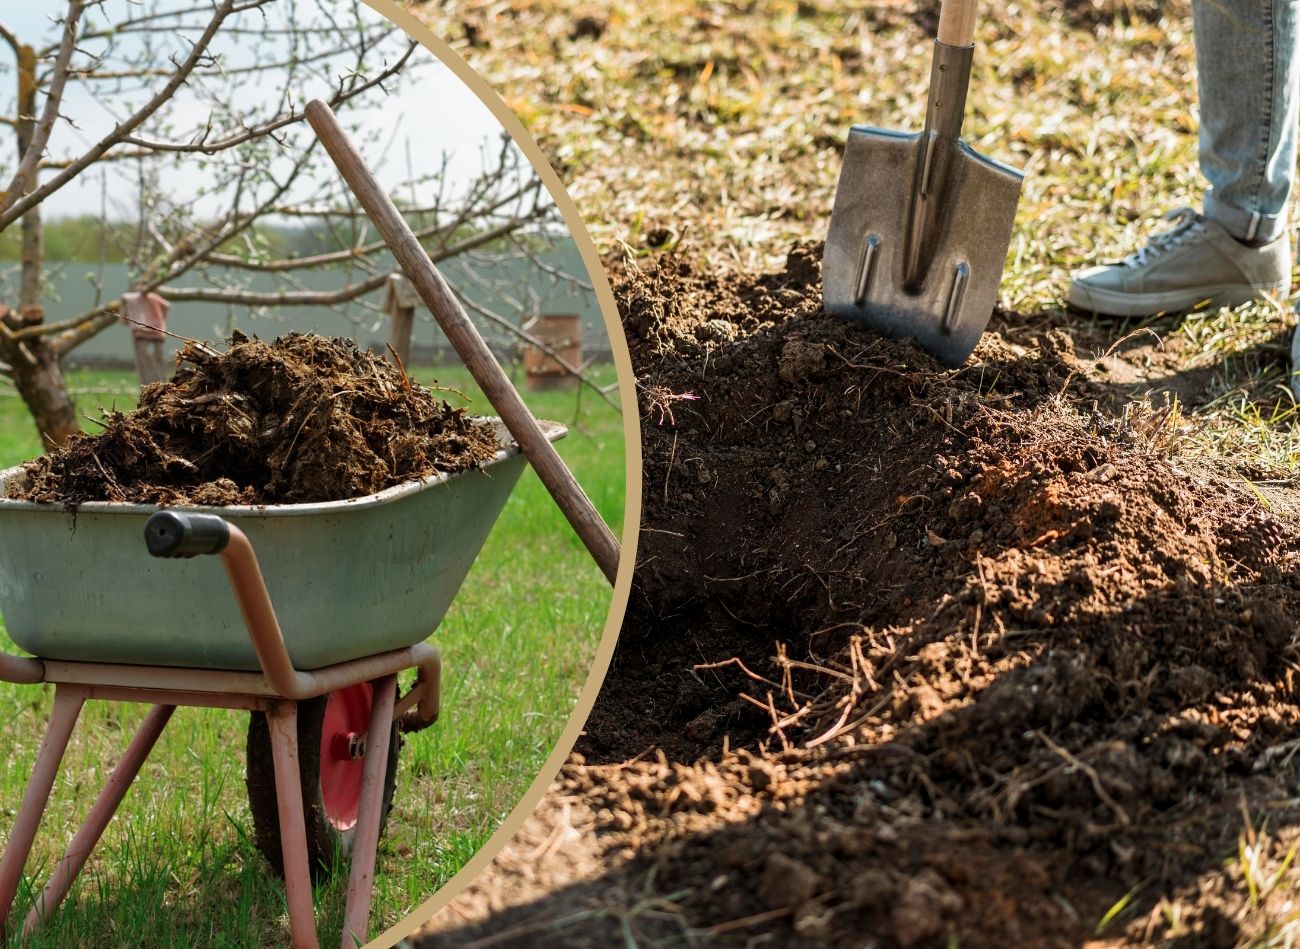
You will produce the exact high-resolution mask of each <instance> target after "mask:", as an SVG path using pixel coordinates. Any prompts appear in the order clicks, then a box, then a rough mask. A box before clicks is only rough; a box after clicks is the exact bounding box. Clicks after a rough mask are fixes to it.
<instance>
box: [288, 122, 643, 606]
mask: <svg viewBox="0 0 1300 949" xmlns="http://www.w3.org/2000/svg"><path fill="white" fill-rule="evenodd" d="M306 112H307V121H308V122H310V123H311V127H312V128H313V129H315V130H316V134H317V136H319V138H320V140H321V144H322V145H324V146H325V150H326V151H327V152H328V153H329V156H330V158H331V159H333V161H334V164H335V165H337V166H338V169H339V172H340V174H342V175H343V180H344V181H346V182H347V184H348V187H349V188H351V189H352V193H353V194H354V195H356V198H357V201H359V202H360V203H361V206H362V207H363V208H364V209H365V211H366V214H367V215H368V216H369V218H370V220H371V222H372V223H373V224H374V225H375V229H376V230H377V231H379V233H380V235H381V236H382V237H383V238H384V242H385V243H386V244H388V247H389V249H390V250H391V251H392V252H393V256H394V257H395V258H397V262H398V264H400V265H401V268H402V270H404V271H406V276H407V277H409V278H410V280H411V283H412V284H414V286H415V289H416V291H417V292H418V293H419V294H420V299H422V300H423V301H424V304H425V306H427V307H428V308H429V311H430V312H431V313H433V316H434V318H435V319H436V320H437V321H438V325H439V326H441V327H442V331H443V332H444V333H446V334H447V339H448V340H449V341H450V342H451V345H452V346H453V347H454V348H455V350H456V353H457V355H459V356H460V358H461V361H462V362H464V363H465V366H466V367H467V368H468V369H469V371H470V373H471V374H472V375H473V376H474V381H475V382H477V383H478V384H479V388H481V389H482V390H483V394H484V395H486V396H487V398H488V401H489V402H491V403H492V407H493V408H495V409H496V410H497V412H499V413H500V414H501V421H503V422H504V423H505V425H506V428H508V429H509V430H510V434H511V435H513V436H514V439H515V441H516V442H518V443H519V448H520V450H521V451H522V452H523V453H524V455H525V457H527V458H528V461H529V462H530V463H531V464H532V466H533V470H535V471H536V472H537V476H538V477H539V478H541V479H542V483H543V484H544V485H546V489H547V490H548V491H550V492H551V497H553V498H554V499H555V503H556V504H557V505H559V508H560V510H561V511H563V512H564V516H565V517H567V518H568V519H569V523H570V524H572V525H573V529H574V530H575V531H576V532H577V534H578V537H579V538H580V539H581V540H582V542H583V543H584V544H585V545H586V547H587V550H588V551H590V552H591V556H592V558H593V559H595V561H596V563H597V565H598V566H599V567H600V569H601V570H602V571H603V572H604V574H605V578H606V579H607V580H609V582H610V583H613V582H614V575H615V574H616V573H617V572H618V557H619V549H618V541H617V540H615V539H614V534H613V532H612V531H610V529H609V527H607V526H606V524H605V522H604V521H603V520H601V517H600V515H599V514H598V513H596V509H595V507H593V506H592V503H591V500H590V499H589V498H588V497H587V495H586V493H585V492H583V490H582V486H581V485H579V484H578V482H577V481H576V480H575V479H574V477H573V473H572V472H571V471H569V469H568V468H566V467H565V465H564V462H563V461H561V460H560V456H559V455H558V454H556V452H555V447H554V446H553V445H551V443H550V441H549V440H548V439H547V437H546V436H545V435H544V434H543V433H542V430H541V428H540V426H538V424H537V420H536V419H535V418H533V416H532V413H531V412H529V411H528V406H526V405H524V401H523V399H521V398H520V397H519V393H518V392H516V391H515V387H514V386H513V385H511V384H510V379H509V378H507V376H506V374H505V372H504V371H503V370H502V369H501V365H500V363H498V362H497V361H496V357H495V356H493V355H492V351H491V350H490V349H488V346H487V343H485V342H484V341H483V337H482V336H481V335H479V331H478V328H477V327H475V326H474V324H473V323H472V322H471V321H470V318H469V317H468V316H467V315H466V314H465V310H464V308H463V307H461V305H460V301H458V300H457V299H456V297H455V295H454V294H453V293H452V292H451V288H450V287H449V286H447V282H446V281H445V280H443V279H442V274H440V273H439V272H438V268H437V267H435V266H434V265H433V261H431V260H430V259H429V255H428V253H427V252H426V251H425V249H424V248H423V247H422V246H421V245H420V241H419V240H418V239H417V238H416V236H415V234H413V233H412V232H411V228H410V227H409V226H408V225H407V223H406V220H405V219H404V218H403V217H402V215H401V214H400V213H398V210H397V208H396V207H395V206H394V205H393V202H392V201H391V200H390V199H389V197H388V195H387V194H385V193H384V190H383V189H382V188H381V187H380V186H379V182H378V181H376V180H375V176H374V175H373V174H372V173H371V171H370V169H369V168H367V167H366V164H365V161H364V160H363V159H362V157H361V153H360V152H358V151H357V148H356V146H355V145H354V144H353V143H352V140H351V139H350V138H349V137H348V134H347V132H345V131H344V130H343V127H342V126H341V125H339V122H338V119H337V118H335V117H334V113H333V112H332V111H330V107H329V106H327V105H326V104H325V103H324V102H321V101H319V100H316V101H313V102H309V103H308V104H307V110H306Z"/></svg>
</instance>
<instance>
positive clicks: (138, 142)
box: [120, 43, 419, 155]
mask: <svg viewBox="0 0 1300 949" xmlns="http://www.w3.org/2000/svg"><path fill="white" fill-rule="evenodd" d="M418 48H419V44H418V43H411V44H410V45H409V46H408V47H407V48H406V52H405V53H404V54H403V55H402V58H401V59H400V60H398V61H397V62H396V63H395V64H394V65H392V66H389V67H388V68H387V69H385V70H384V71H383V72H381V73H379V74H378V75H376V76H374V77H373V78H371V79H367V80H366V81H365V82H363V83H359V84H358V85H355V86H353V87H352V88H350V89H347V90H344V89H343V88H342V86H340V87H339V89H338V91H337V92H335V93H334V95H333V96H332V97H331V98H330V100H329V104H330V107H331V108H337V107H338V106H340V105H343V104H344V103H346V102H347V101H348V100H349V99H355V98H356V97H357V96H359V95H361V94H362V93H364V92H368V91H369V90H371V89H373V88H375V87H376V86H378V85H380V84H382V83H383V82H384V81H385V80H387V79H391V78H392V77H393V76H395V75H397V74H398V73H399V72H401V71H402V68H403V67H404V66H405V65H406V61H407V60H408V59H410V58H411V54H412V53H414V52H415V50H417V49H418ZM304 115H305V113H304V112H303V111H302V110H301V109H293V110H291V111H290V112H288V113H287V114H285V115H282V116H279V117H277V118H275V119H273V120H271V121H270V122H264V123H263V124H261V125H257V126H254V127H252V128H247V129H244V130H243V131H242V132H237V133H235V134H233V135H228V136H226V137H225V138H220V139H217V140H216V141H208V140H207V134H206V133H205V134H204V137H203V138H201V139H199V141H197V142H163V141H158V140H152V139H145V138H140V137H138V136H134V135H128V136H126V137H124V138H122V139H121V140H120V141H121V143H122V144H123V145H134V146H136V147H138V148H144V149H148V150H150V151H153V152H168V153H173V154H202V155H215V154H216V153H217V152H223V151H226V150H227V149H230V148H234V147H235V146H237V145H243V144H244V143H246V142H251V141H254V140H255V139H259V138H265V137H266V136H268V135H271V134H273V133H275V132H278V131H279V130H280V129H282V128H285V127H286V126H289V125H294V124H295V123H298V122H301V121H302V120H303V117H304Z"/></svg>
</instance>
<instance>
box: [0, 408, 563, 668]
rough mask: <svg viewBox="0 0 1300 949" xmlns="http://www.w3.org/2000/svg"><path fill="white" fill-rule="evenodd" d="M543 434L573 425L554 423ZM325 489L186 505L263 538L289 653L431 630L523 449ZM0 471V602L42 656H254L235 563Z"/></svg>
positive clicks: (365, 648)
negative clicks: (289, 496) (356, 488)
mask: <svg viewBox="0 0 1300 949" xmlns="http://www.w3.org/2000/svg"><path fill="white" fill-rule="evenodd" d="M545 424H546V425H547V426H548V428H547V435H548V437H550V438H552V439H554V438H558V437H560V436H561V435H562V434H563V433H564V428H563V426H560V425H557V424H555V423H545ZM497 434H498V440H499V441H500V442H501V443H502V444H505V445H508V446H509V447H508V448H503V449H502V450H500V451H498V452H497V455H496V458H495V459H494V460H493V461H491V462H489V463H488V465H487V466H486V467H484V468H482V469H475V470H471V471H464V472H459V473H457V474H453V475H445V476H442V477H438V478H426V479H424V480H422V481H412V482H408V483H406V484H401V485H397V486H395V487H392V488H389V489H387V490H385V491H382V492H380V493H378V494H372V495H367V496H366V497H362V498H356V499H353V500H349V501H331V502H327V503H321V504H281V505H265V506H245V505H239V506H229V507H202V508H197V507H193V508H191V507H184V506H181V507H177V508H174V509H175V510H201V511H203V512H204V513H208V514H216V515H219V516H221V517H223V518H225V519H226V520H227V521H229V522H230V523H231V524H233V525H235V526H237V527H238V528H240V530H242V531H243V532H244V533H245V534H247V535H248V539H249V540H250V541H251V542H252V544H253V547H254V549H255V550H256V551H257V555H258V559H259V561H260V562H261V566H262V574H263V577H264V578H265V581H266V587H267V590H268V591H269V592H270V594H271V600H272V602H273V603H274V604H275V609H276V616H277V618H278V619H279V621H280V628H281V630H282V631H283V633H284V641H285V645H286V647H287V648H288V650H289V657H290V659H291V660H292V661H293V665H294V667H295V668H297V669H318V668H321V667H322V666H328V665H333V664H335V663H339V662H345V661H347V660H349V659H355V658H357V657H359V656H364V655H369V654H373V653H377V652H383V651H385V650H389V649H398V648H401V647H403V646H409V645H411V644H413V643H417V642H421V641H422V640H424V639H426V638H428V636H429V634H430V633H432V632H433V630H434V628H435V627H437V625H438V623H439V622H441V620H442V617H443V615H444V614H445V613H446V611H447V607H448V606H449V605H450V604H451V600H452V597H454V596H455V594H456V592H457V591H458V590H459V589H460V585H461V583H462V582H463V581H464V579H465V575H466V573H467V572H468V571H469V568H470V565H471V564H472V563H473V562H474V558H475V557H476V556H477V554H478V551H479V549H480V548H481V547H482V545H483V542H484V540H485V539H486V538H487V535H488V533H489V532H490V531H491V529H492V525H493V524H494V523H495V522H496V519H497V517H498V515H499V514H500V512H501V510H502V508H503V507H504V505H505V503H506V499H507V498H508V497H509V495H510V492H511V490H512V489H513V488H514V485H515V483H516V482H517V481H518V479H519V476H520V473H521V472H522V471H523V468H524V464H525V460H524V458H523V456H522V455H521V454H520V453H519V449H518V448H517V447H516V446H515V445H514V443H513V441H511V440H510V437H509V435H508V433H506V432H505V430H504V427H502V426H501V425H500V424H498V425H497ZM22 479H23V472H22V470H21V468H11V469H9V470H8V471H4V472H0V613H2V614H3V616H4V620H5V625H6V627H7V628H8V631H9V636H10V637H11V638H12V639H13V641H14V642H15V643H17V644H18V645H19V646H21V647H22V648H23V649H26V650H27V651H28V652H30V653H32V654H33V655H36V656H41V657H43V658H48V659H67V660H76V661H81V662H115V663H141V664H148V665H164V666H184V667H188V668H196V669H232V670H255V669H257V668H259V666H258V661H257V656H256V655H255V654H254V652H253V650H252V647H251V644H250V642H249V638H248V632H247V630H246V629H245V626H244V622H243V620H242V619H241V618H240V614H239V610H238V608H237V606H236V603H235V601H234V599H233V598H232V597H231V595H230V589H229V586H228V584H227V582H226V578H225V576H224V575H223V574H222V572H221V571H220V570H217V569H214V565H213V564H212V563H210V562H207V561H206V560H205V559H203V558H198V559H193V560H184V561H167V560H159V559H157V558H154V557H151V556H150V555H149V553H148V551H147V550H146V549H145V546H144V544H143V543H141V538H142V537H143V536H144V525H145V522H146V521H147V520H148V519H149V516H150V515H151V514H153V513H154V512H155V511H157V510H158V508H157V507H156V506H153V505H143V504H119V503H109V502H88V503H85V504H82V505H80V506H79V507H78V509H77V510H76V512H75V513H69V512H67V511H65V510H64V509H63V508H62V507H61V506H60V505H57V504H35V503H32V502H30V501H19V500H14V499H13V498H12V494H14V493H15V492H16V491H18V490H21V489H22V488H23V483H22Z"/></svg>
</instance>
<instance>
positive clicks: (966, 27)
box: [938, 0, 976, 46]
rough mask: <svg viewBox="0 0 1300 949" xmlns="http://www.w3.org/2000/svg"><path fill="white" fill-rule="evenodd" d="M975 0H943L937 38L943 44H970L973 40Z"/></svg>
mask: <svg viewBox="0 0 1300 949" xmlns="http://www.w3.org/2000/svg"><path fill="white" fill-rule="evenodd" d="M975 3H976V0H943V6H942V7H940V9H939V34H938V40H939V42H940V43H942V44H943V45H945V46H970V45H971V43H973V42H974V41H975Z"/></svg>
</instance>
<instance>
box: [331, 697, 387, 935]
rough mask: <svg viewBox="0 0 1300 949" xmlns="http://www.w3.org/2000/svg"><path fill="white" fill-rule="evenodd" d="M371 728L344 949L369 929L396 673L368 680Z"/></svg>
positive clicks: (349, 894)
mask: <svg viewBox="0 0 1300 949" xmlns="http://www.w3.org/2000/svg"><path fill="white" fill-rule="evenodd" d="M371 693H372V695H373V700H372V701H371V703H370V728H369V730H368V731H367V733H366V741H367V744H366V760H365V766H364V768H363V769H362V772H361V804H360V809H359V810H358V812H357V829H356V836H355V837H354V838H353V841H352V867H351V869H350V870H349V871H348V902H347V909H346V910H345V911H344V914H343V943H342V945H343V949H353V947H354V946H356V945H358V942H354V941H353V940H354V938H355V939H356V940H358V941H359V942H360V943H365V942H367V939H366V933H367V932H368V931H369V929H370V896H371V890H372V889H373V887H374V880H375V851H376V850H377V849H378V847H379V820H380V817H381V816H382V815H381V814H380V810H381V808H382V807H383V801H384V769H385V767H386V766H387V764H388V742H389V740H390V738H391V737H392V733H393V704H394V702H395V701H396V699H397V676H392V675H390V676H384V677H383V678H382V679H376V680H375V681H374V682H373V683H371Z"/></svg>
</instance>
